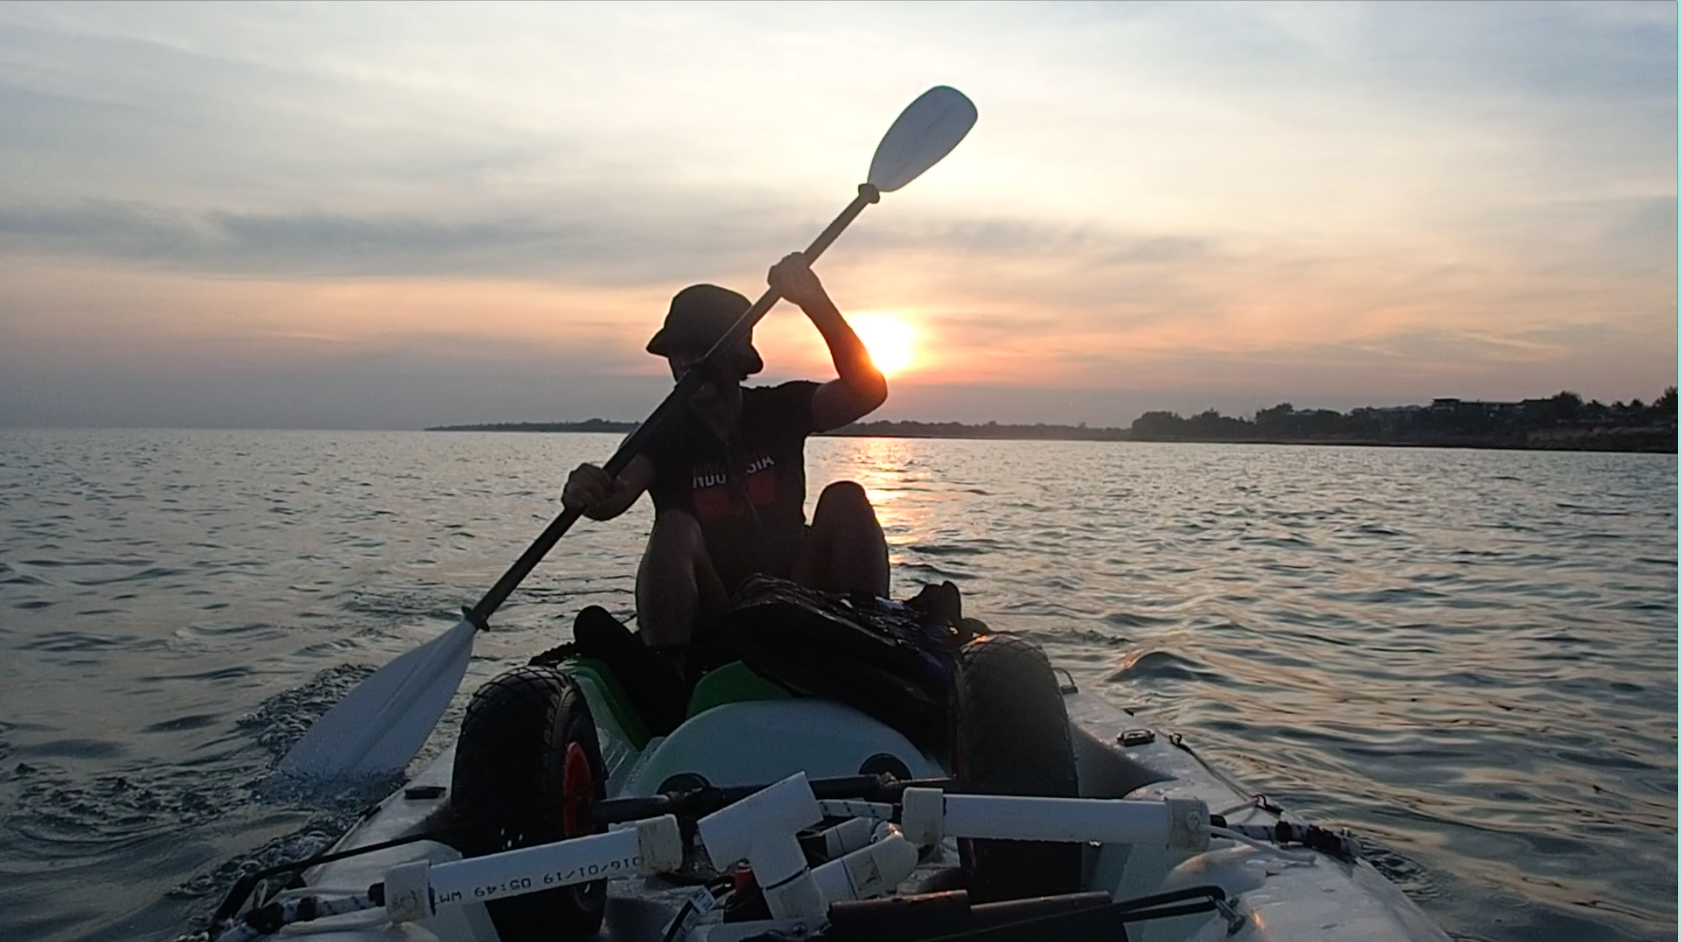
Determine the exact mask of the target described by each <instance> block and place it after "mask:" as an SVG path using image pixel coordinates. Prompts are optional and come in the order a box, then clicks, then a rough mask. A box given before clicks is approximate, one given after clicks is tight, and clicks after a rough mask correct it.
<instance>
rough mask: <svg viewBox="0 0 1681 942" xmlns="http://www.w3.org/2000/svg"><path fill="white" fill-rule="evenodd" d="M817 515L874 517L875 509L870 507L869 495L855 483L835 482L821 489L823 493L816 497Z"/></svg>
mask: <svg viewBox="0 0 1681 942" xmlns="http://www.w3.org/2000/svg"><path fill="white" fill-rule="evenodd" d="M825 511H827V513H825ZM817 513H818V514H820V515H824V516H828V515H830V514H844V515H846V516H852V515H855V514H856V515H865V514H867V515H870V516H874V514H875V508H874V507H872V506H870V495H868V494H866V493H865V492H864V488H863V487H862V486H861V485H859V484H858V482H856V481H836V482H835V483H833V484H830V485H829V486H828V487H825V488H823V493H822V494H820V495H818V497H817Z"/></svg>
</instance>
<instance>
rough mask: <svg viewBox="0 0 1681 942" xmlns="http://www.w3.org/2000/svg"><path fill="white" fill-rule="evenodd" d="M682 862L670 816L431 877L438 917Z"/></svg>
mask: <svg viewBox="0 0 1681 942" xmlns="http://www.w3.org/2000/svg"><path fill="white" fill-rule="evenodd" d="M682 860H683V841H682V837H681V835H680V832H679V831H678V828H677V819H676V818H674V817H672V816H671V815H664V816H662V817H659V818H653V819H649V820H646V821H641V822H638V823H637V825H636V826H635V827H632V828H624V829H620V830H614V831H609V832H608V833H606V834H592V835H589V836H587V837H574V838H571V839H568V840H564V841H559V842H556V843H553V844H544V845H542V846H540V847H524V848H520V849H518V850H510V851H503V852H502V853H499V854H491V855H489V856H485V857H473V858H470V859H467V860H456V861H451V862H449V863H445V864H439V865H437V866H435V867H432V868H430V870H429V871H428V872H427V874H426V876H427V882H428V884H429V889H430V896H431V905H432V908H433V909H434V911H435V910H436V909H439V908H442V907H445V906H459V905H463V904H466V903H482V902H485V901H486V900H492V899H500V898H502V897H506V896H520V895H523V894H525V893H537V892H541V891H543V890H551V889H554V888H555V887H558V886H570V885H572V884H575V883H588V882H590V881H592V880H604V879H607V878H609V877H630V876H635V875H637V874H639V873H653V872H658V871H661V870H667V869H675V868H676V867H677V866H678V865H680V864H681V863H682Z"/></svg>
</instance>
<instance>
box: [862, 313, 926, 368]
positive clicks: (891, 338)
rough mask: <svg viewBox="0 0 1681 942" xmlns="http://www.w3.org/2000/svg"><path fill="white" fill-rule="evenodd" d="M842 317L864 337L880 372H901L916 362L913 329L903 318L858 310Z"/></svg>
mask: <svg viewBox="0 0 1681 942" xmlns="http://www.w3.org/2000/svg"><path fill="white" fill-rule="evenodd" d="M846 320H847V323H849V324H851V325H852V330H853V332H854V333H856V334H857V335H858V339H859V340H862V341H864V349H866V350H868V351H870V360H871V361H872V362H874V363H875V365H876V369H878V370H880V371H881V375H883V376H894V375H896V374H899V373H903V372H904V371H905V370H907V369H909V368H910V367H911V366H913V365H914V364H915V363H916V329H915V328H913V327H911V325H910V324H908V323H906V322H905V321H904V320H902V319H900V318H898V317H894V316H893V315H891V314H860V315H857V316H855V317H848V318H847V319H846Z"/></svg>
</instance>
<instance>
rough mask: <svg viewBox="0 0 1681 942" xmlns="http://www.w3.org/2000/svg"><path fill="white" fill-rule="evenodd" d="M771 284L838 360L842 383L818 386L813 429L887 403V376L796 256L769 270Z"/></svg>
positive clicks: (813, 403) (835, 424)
mask: <svg viewBox="0 0 1681 942" xmlns="http://www.w3.org/2000/svg"><path fill="white" fill-rule="evenodd" d="M769 281H770V286H771V287H772V288H775V289H776V290H777V293H778V294H780V295H782V296H783V297H784V298H787V299H788V300H789V301H792V302H793V303H795V304H797V305H799V306H800V310H802V311H804V312H805V315H806V317H808V318H810V319H811V323H812V325H813V326H814V327H816V328H817V332H818V333H820V334H822V335H823V341H824V343H827V344H828V345H829V356H830V357H831V358H832V359H833V360H834V364H835V373H836V375H837V377H838V378H837V379H832V380H830V381H829V382H827V383H824V384H823V385H821V386H819V387H817V392H816V393H815V394H813V395H812V398H811V420H812V425H813V426H814V427H815V428H816V430H817V431H819V432H825V431H828V430H829V429H835V428H840V427H841V426H843V425H846V424H848V423H851V422H856V421H857V420H859V419H861V418H863V417H864V416H866V415H869V414H870V413H871V412H874V411H875V410H876V409H877V408H879V407H880V406H881V404H882V403H884V402H886V401H887V377H885V376H883V375H881V371H880V370H878V369H876V366H875V363H873V362H871V360H870V351H869V350H867V349H865V347H864V342H863V341H862V340H859V339H858V335H857V334H856V333H854V332H853V330H852V326H851V325H850V324H848V323H847V322H846V318H844V317H842V316H841V312H840V309H839V308H837V307H835V302H834V301H832V300H830V299H829V294H828V292H827V291H824V290H823V283H822V282H821V281H819V280H818V278H817V275H816V274H814V273H813V272H812V270H811V266H810V265H809V264H807V262H806V260H805V256H804V255H802V254H800V253H798V252H795V253H793V254H792V255H789V256H787V257H786V258H784V259H783V260H782V261H780V262H777V263H776V265H775V266H774V267H772V268H771V270H770V279H769Z"/></svg>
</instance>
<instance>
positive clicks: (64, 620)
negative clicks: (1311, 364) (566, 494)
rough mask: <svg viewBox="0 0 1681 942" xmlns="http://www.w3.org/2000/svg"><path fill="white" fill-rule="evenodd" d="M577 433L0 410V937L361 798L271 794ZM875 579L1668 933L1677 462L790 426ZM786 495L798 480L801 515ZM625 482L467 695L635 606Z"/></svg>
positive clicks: (1239, 765)
mask: <svg viewBox="0 0 1681 942" xmlns="http://www.w3.org/2000/svg"><path fill="white" fill-rule="evenodd" d="M616 444H617V439H616V438H615V437H613V436H607V435H539V434H525V435H521V434H478V433H420V432H393V433H365V432H364V433H340V432H235V431H226V432H221V431H19V430H10V431H0V939H5V940H7V942H37V940H71V939H92V940H105V939H110V940H118V939H122V940H134V939H160V940H169V939H175V938H177V937H179V936H182V935H183V934H186V933H189V932H191V931H194V930H199V929H202V928H203V927H204V923H205V920H206V918H207V917H208V915H209V913H210V912H211V911H212V910H213V909H214V908H215V905H216V903H217V901H218V899H219V897H220V896H221V894H223V893H224V892H225V891H226V890H227V888H228V886H229V885H230V884H231V882H232V881H233V879H234V878H235V877H237V876H238V875H239V874H240V873H241V872H244V871H246V870H249V869H253V868H255V867H257V866H261V865H268V864H273V863H277V862H280V861H283V860H289V859H297V858H299V857H301V856H304V855H307V854H309V853H311V852H313V851H315V850H318V849H320V848H321V847H323V846H325V845H326V844H327V843H329V842H330V841H331V840H332V839H333V838H334V837H335V836H336V835H337V834H338V833H339V832H340V831H342V829H343V828H344V827H345V826H346V825H347V824H348V823H349V822H350V821H351V820H352V819H353V817H354V814H355V812H356V811H357V810H359V809H360V808H361V807H362V806H363V805H364V804H365V803H367V802H368V801H370V800H372V799H373V798H377V797H379V795H380V794H381V792H380V791H379V790H378V789H377V788H376V789H375V790H373V791H371V792H370V793H368V794H349V795H336V796H332V797H330V798H322V797H320V796H313V797H305V796H301V795H295V794H289V793H287V792H285V791H284V790H277V789H275V788H273V787H271V786H270V783H269V779H268V776H269V774H270V773H271V772H272V771H273V768H274V765H275V762H276V760H277V759H278V758H279V757H280V756H281V755H283V754H284V753H285V751H286V749H287V747H288V746H289V745H290V744H291V743H292V742H294V741H295V740H296V739H297V737H298V736H300V735H301V734H302V732H303V731H304V730H305V729H307V728H308V726H309V724H310V722H311V721H312V720H313V719H314V718H315V717H317V716H319V715H320V714H321V713H322V712H323V711H324V710H325V709H326V708H328V707H329V706H330V705H331V704H332V703H334V702H335V701H336V700H337V699H338V698H339V697H340V696H342V695H343V694H344V693H345V692H346V691H347V690H349V689H351V688H352V687H353V686H354V685H355V684H356V682H357V681H359V680H360V679H362V678H363V677H366V676H367V675H368V673H370V672H371V671H372V670H373V669H374V668H375V667H377V666H378V665H380V664H383V663H385V662H386V661H387V660H389V659H390V658H392V657H395V656H396V655H398V654H400V653H402V652H403V651H406V650H408V649H410V648H412V647H414V646H415V645H417V644H419V643H421V642H423V641H425V640H426V639H428V638H430V637H433V636H434V635H436V634H437V633H438V632H440V631H442V630H444V629H445V628H447V627H448V625H449V624H451V623H452V622H453V621H454V620H455V619H456V618H457V617H458V613H459V610H460V606H462V605H464V604H471V603H472V602H473V601H475V600H476V599H477V598H478V596H479V595H480V594H481V593H482V592H483V591H484V590H485V589H487V588H488V587H489V586H490V585H491V584H492V583H493V582H494V581H495V580H496V578H497V577H498V576H499V575H501V573H502V571H503V570H504V569H505V568H506V567H507V566H508V565H509V564H510V563H511V562H512V561H513V560H514V558H515V557H516V556H518V554H519V553H520V552H521V551H522V550H523V549H524V548H525V547H526V545H527V544H528V543H529V542H530V541H531V540H532V539H533V538H535V536H536V535H537V533H538V532H539V531H540V530H541V529H542V528H543V526H544V525H545V524H546V523H547V522H548V520H549V519H550V518H551V516H552V515H553V514H555V513H556V512H557V511H558V509H559V508H558V505H557V502H556V498H557V495H558V493H559V490H560V486H561V483H562V481H564V479H565V477H566V474H567V472H568V471H570V470H571V468H573V467H574V466H575V465H577V464H578V463H579V462H581V461H586V460H589V461H597V462H599V461H602V460H604V459H605V458H606V457H607V455H609V454H611V452H612V451H613V448H614V447H615V445H616ZM808 465H809V477H810V500H812V501H815V498H816V495H817V493H818V491H819V490H820V489H821V487H822V486H823V485H824V484H826V483H828V482H829V481H832V480H841V479H851V480H856V481H858V482H860V483H862V484H863V485H864V486H865V487H866V488H867V489H868V491H869V493H870V495H871V497H872V499H873V501H874V503H875V506H876V508H877V512H878V514H879V516H880V518H881V522H882V524H883V526H884V527H885V529H886V532H887V538H888V541H889V544H890V547H891V553H892V563H893V579H894V591H895V595H896V596H898V597H900V598H903V597H906V596H908V595H910V594H912V593H914V592H915V590H916V588H917V587H918V586H919V585H920V584H921V583H923V582H929V581H940V580H946V579H950V580H952V581H953V582H955V583H957V584H958V585H959V586H960V587H961V588H962V590H963V593H964V603H965V610H966V614H972V615H976V616H979V617H981V618H982V619H984V620H985V621H987V622H989V623H990V624H991V625H993V626H994V627H995V628H1000V629H1010V630H1017V631H1026V632H1030V633H1032V634H1033V636H1034V637H1035V638H1037V639H1038V640H1039V641H1040V642H1041V643H1042V644H1043V645H1044V646H1045V647H1046V648H1047V649H1048V650H1049V652H1050V654H1051V656H1052V658H1053V659H1054V660H1055V661H1056V662H1057V663H1058V664H1059V665H1061V666H1064V667H1067V668H1068V669H1069V670H1070V671H1071V672H1072V674H1073V676H1074V678H1075V679H1076V681H1077V682H1078V683H1079V684H1080V686H1081V687H1082V688H1083V689H1085V690H1088V691H1091V692H1095V693H1097V694H1099V695H1101V696H1104V697H1106V698H1108V699H1110V700H1112V701H1114V702H1115V703H1117V704H1119V705H1122V706H1127V707H1132V708H1136V709H1138V710H1139V712H1140V715H1141V716H1142V717H1144V718H1145V719H1147V720H1149V721H1150V722H1152V723H1153V724H1154V725H1157V726H1160V727H1163V728H1167V729H1172V730H1175V731H1178V732H1181V733H1183V734H1184V735H1185V737H1186V740H1187V742H1189V743H1191V744H1194V745H1195V746H1196V748H1197V751H1198V752H1199V754H1202V755H1204V756H1205V757H1207V758H1209V760H1210V761H1212V762H1213V763H1215V764H1216V765H1217V766H1219V767H1221V768H1222V769H1223V770H1224V771H1226V772H1228V773H1230V774H1232V775H1234V776H1236V777H1237V778H1239V779H1240V780H1241V781H1243V782H1244V783H1246V784H1247V785H1248V786H1249V787H1251V788H1253V789H1254V790H1257V791H1261V792H1264V793H1266V794H1267V795H1268V796H1269V797H1270V798H1272V799H1273V800H1274V801H1276V802H1278V803H1280V804H1283V805H1284V806H1286V807H1288V808H1290V809H1292V810H1293V811H1296V812H1297V813H1298V814H1300V815H1301V816H1303V817H1305V818H1307V819H1309V820H1312V821H1315V822H1318V823H1322V824H1327V825H1332V826H1336V827H1347V828H1350V829H1352V830H1353V831H1354V832H1356V833H1357V834H1358V835H1359V836H1360V837H1361V839H1362V841H1363V843H1364V845H1365V847H1366V849H1367V852H1368V855H1369V857H1370V858H1371V860H1372V861H1373V863H1374V864H1375V865H1376V866H1377V867H1378V869H1379V870H1380V871H1382V872H1383V873H1384V874H1385V875H1387V876H1388V877H1389V878H1390V879H1391V880H1393V881H1395V882H1396V883H1397V884H1399V885H1400V886H1401V887H1402V888H1403V889H1404V890H1405V891H1406V893H1407V894H1408V895H1409V896H1411V897H1412V898H1413V899H1414V900H1416V901H1417V902H1418V904H1419V905H1420V906H1421V907H1422V908H1423V909H1424V910H1425V911H1426V912H1427V913H1429V914H1430V915H1431V916H1432V917H1434V918H1435V919H1436V920H1438V921H1439V922H1440V923H1441V924H1442V925H1443V926H1444V927H1445V928H1446V929H1447V930H1448V931H1449V932H1450V933H1451V934H1452V935H1454V936H1455V937H1456V938H1460V939H1476V940H1511V942H1518V940H1525V942H1535V940H1576V939H1605V940H1618V939H1652V940H1656V939H1673V938H1674V937H1675V934H1676V904H1675V901H1676V893H1677V884H1676V859H1677V857H1676V705H1677V704H1676V663H1677V662H1676V624H1677V615H1676V598H1677V583H1676V542H1677V533H1676V516H1675V515H1676V493H1677V489H1676V458H1675V456H1674V455H1611V454H1566V453H1544V452H1498V451H1474V450H1427V449H1399V448H1393V449H1389V448H1340V447H1323V448H1313V447H1275V446H1230V445H1197V444H1182V445H1169V444H1129V443H1073V442H1070V443H1056V442H977V441H950V440H903V439H817V440H814V441H813V442H812V443H811V445H810V447H809V449H808ZM808 508H809V505H808ZM650 522H651V516H650V513H649V511H648V509H647V507H646V505H645V504H644V505H641V506H639V507H637V508H636V509H634V510H632V511H631V512H630V513H628V514H627V515H626V516H624V517H621V518H620V519H618V520H615V521H612V522H610V523H590V522H586V523H584V524H581V525H580V526H579V527H578V528H576V530H575V531H574V532H573V533H571V534H569V535H568V536H567V537H566V538H565V539H564V540H562V541H561V543H560V544H559V546H557V547H556V549H555V550H554V551H553V552H552V553H551V554H550V555H549V557H548V559H547V560H546V561H545V562H544V563H543V564H542V565H541V566H540V567H539V568H538V569H537V571H536V572H534V573H533V574H532V575H531V576H530V577H529V578H528V579H527V580H526V582H525V584H524V585H523V586H522V587H521V588H520V590H519V591H517V592H516V593H515V594H514V596H513V597H512V598H511V599H510V600H509V601H508V603H507V604H506V605H504V606H503V608H502V609H501V610H500V611H499V612H498V613H497V616H496V618H495V619H494V623H495V629H496V630H495V631H493V632H491V633H488V634H484V635H481V636H480V637H479V639H478V641H477V645H476V647H475V652H474V660H473V663H472V666H471V668H470V671H469V675H468V678H467V681H466V682H465V683H464V684H463V685H462V688H461V693H460V695H458V696H457V698H456V701H455V705H454V707H453V708H452V710H451V711H450V713H449V714H447V715H446V717H445V719H444V721H443V723H442V724H441V725H440V727H439V730H438V732H437V734H436V735H435V736H434V737H433V740H432V741H431V743H429V744H428V746H427V750H426V753H425V754H424V755H435V754H436V753H437V752H438V751H439V750H440V749H441V748H442V747H443V746H444V745H445V743H447V741H448V738H449V736H450V734H451V732H452V730H453V728H454V727H455V725H456V724H457V723H458V722H459V711H460V709H461V707H462V705H463V703H464V701H465V698H466V697H467V696H468V695H469V694H470V693H471V691H472V690H473V689H474V688H475V687H476V686H477V685H478V684H480V683H482V682H484V681H485V680H487V679H488V678H490V677H491V676H493V675H495V674H496V673H498V672H500V671H501V670H504V669H506V668H508V667H510V666H513V665H515V664H519V663H523V662H524V661H525V659H527V658H528V657H530V656H531V655H532V654H533V653H535V652H537V651H539V650H542V649H544V648H547V647H549V646H551V645H553V644H556V643H558V642H560V641H563V640H565V639H566V637H567V634H568V631H569V626H570V623H571V618H572V617H573V616H574V615H575V614H576V612H577V611H578V609H579V608H581V607H583V606H584V605H586V604H589V603H599V604H602V605H605V606H606V607H607V608H608V609H609V610H611V611H613V612H615V613H617V614H620V615H621V616H629V615H630V614H631V610H632V608H633V604H632V588H633V582H634V572H635V566H636V561H637V558H638V554H639V552H640V549H641V543H642V540H643V538H644V537H645V536H646V533H647V530H648V526H649V524H650Z"/></svg>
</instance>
